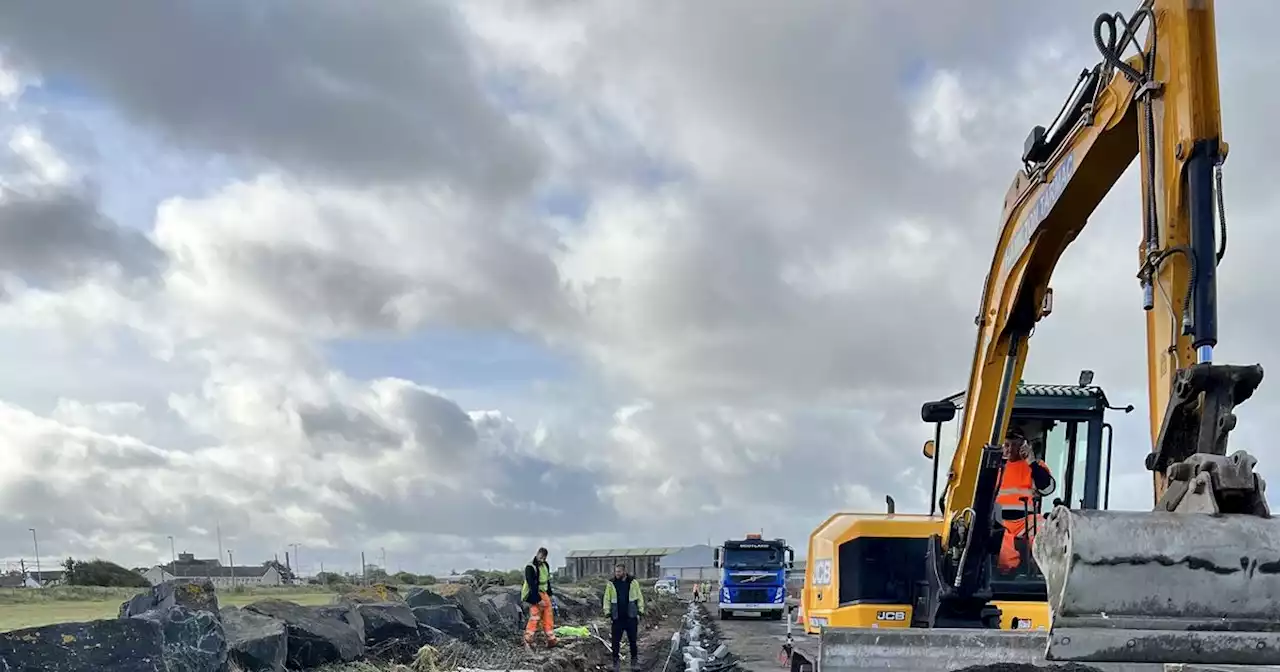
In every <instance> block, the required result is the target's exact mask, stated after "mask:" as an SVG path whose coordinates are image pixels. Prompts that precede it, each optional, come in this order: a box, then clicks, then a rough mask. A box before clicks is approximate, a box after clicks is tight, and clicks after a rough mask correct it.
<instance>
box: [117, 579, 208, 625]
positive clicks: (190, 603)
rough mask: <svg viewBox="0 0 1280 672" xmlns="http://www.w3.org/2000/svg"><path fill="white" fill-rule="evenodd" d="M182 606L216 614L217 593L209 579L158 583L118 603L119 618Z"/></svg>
mask: <svg viewBox="0 0 1280 672" xmlns="http://www.w3.org/2000/svg"><path fill="white" fill-rule="evenodd" d="M175 605H177V606H183V607H186V608H188V609H190V610H191V611H208V612H210V613H212V614H214V615H215V616H216V615H217V614H218V594H217V591H215V590H214V588H213V582H212V581H210V580H209V579H174V580H172V581H165V582H163V583H158V584H156V585H154V586H152V587H151V590H148V591H146V592H144V593H139V594H138V595H135V596H133V597H132V598H131V599H129V600H126V601H125V602H124V603H123V604H121V605H120V618H129V617H131V616H138V615H141V614H143V613H146V612H148V611H151V610H152V609H168V608H169V607H172V606H175Z"/></svg>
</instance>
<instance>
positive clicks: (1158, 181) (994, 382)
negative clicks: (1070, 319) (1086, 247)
mask: <svg viewBox="0 0 1280 672" xmlns="http://www.w3.org/2000/svg"><path fill="white" fill-rule="evenodd" d="M1094 30H1095V35H1094V36H1095V42H1096V43H1097V46H1098V48H1099V51H1100V52H1101V54H1102V61H1101V62H1100V63H1099V64H1098V65H1097V66H1095V67H1094V68H1092V69H1090V70H1086V71H1085V72H1084V73H1082V75H1081V77H1080V80H1079V82H1078V83H1077V86H1076V89H1075V91H1073V94H1072V97H1071V98H1069V99H1068V102H1067V105H1066V106H1065V107H1064V109H1063V113H1062V114H1060V116H1059V118H1058V119H1057V120H1056V121H1055V123H1054V124H1052V125H1051V128H1050V129H1045V128H1042V127H1036V128H1035V129H1033V130H1032V132H1031V134H1030V136H1029V137H1028V139H1027V142H1026V145H1025V147H1024V152H1023V157H1022V158H1023V163H1024V168H1023V170H1021V171H1020V172H1019V173H1018V174H1017V175H1016V177H1015V178H1014V181H1013V184H1012V185H1011V186H1010V188H1009V190H1008V193H1007V195H1006V197H1005V203H1004V212H1003V219H1002V227H1001V232H1000V237H999V241H998V245H997V246H996V250H995V253H994V255H993V257H992V261H991V266H990V270H989V272H988V275H987V279H986V282H985V287H984V290H983V299H982V306H981V313H980V314H979V315H978V316H977V318H976V323H977V326H978V334H977V341H976V343H975V346H974V360H973V365H972V369H971V371H970V378H969V386H968V390H967V394H966V400H967V401H966V404H965V408H964V419H963V423H962V429H961V439H960V445H959V447H958V449H957V451H956V452H955V454H954V456H953V459H952V466H951V474H950V477H949V483H948V487H947V490H946V495H945V500H944V515H945V516H946V517H947V524H946V525H945V526H944V534H943V538H942V543H941V548H940V549H938V552H935V553H934V562H935V563H938V564H939V566H941V565H947V566H946V567H944V569H942V570H939V571H937V572H936V575H937V576H939V577H941V579H940V580H939V581H937V583H945V584H949V585H945V586H944V589H943V590H942V592H943V593H944V594H946V596H947V597H948V598H949V599H951V600H952V601H953V602H954V603H956V604H961V605H964V606H963V608H964V609H968V610H969V612H970V613H976V611H975V609H976V605H980V604H981V603H982V601H983V600H984V599H985V598H986V597H987V596H988V594H989V588H988V582H989V571H990V570H989V563H990V557H991V555H992V553H993V552H994V551H995V550H996V549H995V546H996V545H997V544H998V543H999V538H1000V534H1001V533H1002V529H1001V527H1000V522H999V520H998V517H997V515H996V506H995V504H994V502H995V497H996V493H997V490H998V488H999V485H998V484H999V474H1000V470H1001V469H1002V465H1003V462H1002V460H1001V459H1000V454H999V447H998V446H999V444H1000V443H1001V440H1002V439H1003V432H1004V430H1005V426H1006V424H1007V422H1008V419H1009V415H1010V411H1011V409H1012V407H1013V398H1014V393H1015V389H1016V385H1017V382H1018V380H1020V379H1021V376H1022V368H1023V365H1024V364H1025V362H1026V357H1027V352H1028V346H1029V344H1030V337H1031V334H1032V332H1033V329H1034V328H1035V326H1036V323H1037V322H1038V321H1039V320H1040V319H1041V318H1042V317H1044V316H1045V315H1046V314H1047V310H1045V309H1044V308H1043V307H1044V306H1045V305H1046V300H1047V299H1048V297H1049V295H1050V293H1051V290H1050V289H1049V283H1050V279H1051V277H1052V274H1053V271H1054V268H1055V267H1056V265H1057V263H1058V260H1059V259H1060V258H1061V256H1062V254H1063V252H1064V251H1065V250H1066V249H1067V246H1068V245H1070V244H1071V243H1072V241H1074V240H1075V239H1076V237H1077V236H1078V235H1079V234H1080V233H1081V231H1082V230H1083V229H1084V227H1085V225H1086V224H1087V223H1088V221H1089V218H1090V216H1091V215H1092V214H1093V212H1094V210H1095V208H1096V207H1097V206H1098V204H1099V203H1100V202H1101V200H1102V199H1103V198H1104V197H1105V196H1106V195H1107V193H1108V192H1109V191H1110V189H1111V188H1112V186H1113V185H1114V184H1115V183H1116V181H1117V180H1118V179H1119V178H1120V176H1121V175H1122V174H1123V173H1124V172H1125V170H1126V169H1127V168H1128V167H1129V166H1130V165H1131V164H1132V163H1133V160H1134V159H1135V158H1137V159H1138V160H1139V168H1140V176H1141V186H1142V204H1143V207H1142V216H1141V218H1140V219H1139V220H1138V221H1139V222H1140V226H1139V227H1138V229H1137V231H1138V233H1139V234H1140V235H1139V237H1138V241H1139V245H1138V273H1137V276H1138V284H1139V287H1140V289H1141V294H1140V296H1141V304H1140V305H1142V307H1143V309H1145V310H1146V312H1147V346H1148V347H1147V354H1148V356H1147V360H1148V378H1149V401H1150V413H1151V436H1152V452H1151V453H1150V455H1149V456H1148V459H1147V461H1146V467H1147V468H1148V469H1150V470H1151V471H1152V472H1153V480H1154V492H1155V503H1156V509H1157V511H1158V512H1157V513H1148V514H1137V515H1138V518H1136V519H1134V518H1132V517H1129V518H1123V519H1121V518H1118V517H1115V516H1114V515H1113V514H1110V513H1107V512H1072V511H1069V510H1068V509H1066V508H1065V507H1059V509H1057V510H1055V511H1054V512H1053V514H1052V515H1051V516H1050V518H1051V520H1050V524H1049V525H1048V526H1047V529H1046V530H1045V532H1044V533H1042V534H1040V535H1039V536H1038V537H1037V539H1036V542H1035V557H1036V560H1037V562H1038V563H1039V564H1040V567H1041V569H1042V571H1043V572H1044V574H1045V577H1046V583H1047V586H1048V591H1049V602H1050V606H1051V609H1052V610H1053V614H1054V617H1053V618H1054V621H1053V623H1054V628H1055V629H1056V630H1057V631H1058V632H1059V633H1061V632H1064V631H1066V629H1068V628H1069V629H1071V632H1073V633H1075V635H1076V637H1075V638H1076V640H1077V641H1076V643H1075V644H1074V645H1067V644H1063V643H1062V642H1061V640H1064V639H1070V638H1069V637H1060V638H1058V640H1057V641H1059V645H1058V646H1057V652H1058V659H1072V660H1090V661H1095V662H1097V661H1101V660H1111V659H1115V660H1121V659H1123V660H1126V661H1129V662H1133V661H1134V660H1136V659H1135V658H1134V656H1135V655H1138V654H1134V653H1133V652H1132V651H1130V652H1128V654H1126V653H1124V652H1123V651H1117V650H1116V649H1115V648H1114V645H1115V641H1116V640H1115V638H1116V637H1124V638H1127V640H1126V641H1133V642H1139V643H1142V642H1145V643H1146V644H1148V645H1149V646H1146V647H1143V646H1139V648H1141V649H1142V651H1143V653H1142V654H1141V656H1146V658H1140V659H1141V660H1144V661H1145V660H1151V657H1152V656H1158V655H1163V656H1165V657H1168V656H1183V657H1182V658H1174V659H1173V660H1180V661H1185V662H1193V660H1200V659H1199V658H1195V657H1194V656H1189V654H1188V650H1184V649H1183V648H1181V647H1170V646H1167V645H1166V644H1163V643H1158V644H1153V643H1152V642H1154V641H1155V640H1151V639H1142V638H1141V637H1136V636H1134V635H1133V633H1134V632H1135V631H1139V632H1141V631H1149V630H1154V629H1158V628H1157V626H1156V625H1154V624H1155V623H1157V622H1158V623H1159V624H1160V626H1159V627H1164V628H1169V627H1172V628H1173V629H1175V630H1177V629H1181V630H1188V629H1197V628H1210V627H1213V625H1212V624H1211V623H1209V622H1208V621H1205V620H1203V619H1201V620H1197V618H1200V617H1205V618H1207V616H1205V615H1206V614H1216V615H1217V616H1218V617H1221V616H1222V615H1223V614H1227V615H1228V616H1230V615H1232V614H1233V611H1234V613H1236V615H1238V616H1239V618H1238V619H1236V620H1235V621H1232V624H1233V626H1243V627H1245V629H1246V630H1247V631H1248V630H1250V629H1251V628H1252V627H1253V626H1249V625H1243V624H1245V623H1246V622H1247V623H1254V624H1257V623H1261V622H1264V621H1265V620H1266V619H1273V620H1276V619H1278V618H1280V607H1277V608H1275V609H1271V608H1264V607H1262V606H1258V604H1257V603H1256V602H1250V601H1248V600H1244V601H1243V602H1241V601H1239V600H1237V601H1236V602H1231V601H1230V600H1231V599H1232V598H1227V597H1225V596H1226V595H1231V596H1234V597H1236V598H1238V597H1240V590H1241V586H1245V585H1247V586H1248V587H1249V588H1250V589H1253V590H1265V591H1267V592H1266V593H1265V594H1280V580H1277V581H1276V582H1275V583H1276V585H1274V586H1273V585H1271V584H1272V580H1271V579H1270V578H1265V579H1258V580H1254V579H1253V578H1252V577H1253V570H1252V569H1250V568H1249V567H1247V566H1246V567H1245V568H1244V569H1243V570H1239V571H1242V572H1245V573H1246V574H1247V575H1248V577H1249V579H1248V580H1246V581H1243V582H1241V581H1240V580H1238V578H1237V580H1236V582H1235V583H1234V584H1232V585H1231V586H1229V587H1227V586H1222V585H1215V581H1214V580H1212V578H1211V577H1213V576H1215V575H1214V574H1213V572H1203V571H1196V572H1192V573H1191V574H1182V575H1179V574H1177V572H1166V574H1167V575H1168V576H1167V577H1166V578H1167V579H1168V581H1169V582H1171V583H1168V585H1169V587H1168V589H1167V590H1168V591H1170V592H1172V593H1176V595H1177V596H1178V597H1177V598H1171V599H1169V600H1166V601H1165V602H1164V603H1163V605H1164V606H1163V607H1162V608H1161V609H1155V610H1154V611H1153V610H1152V609H1151V608H1150V607H1149V606H1144V605H1148V604H1149V602H1150V600H1151V594H1152V592H1153V588H1152V586H1153V585H1158V584H1160V583H1161V581H1155V582H1150V581H1139V580H1138V575H1132V574H1131V575H1126V578H1125V579H1124V580H1119V581H1117V580H1115V576H1116V575H1115V570H1114V565H1134V564H1139V565H1142V566H1143V567H1144V568H1143V570H1142V571H1141V572H1139V573H1138V574H1140V575H1143V576H1152V575H1158V574H1160V570H1158V569H1156V568H1157V567H1160V566H1162V563H1167V562H1169V561H1170V560H1169V557H1170V556H1169V555H1168V554H1169V553H1171V552H1173V553H1174V556H1173V557H1174V558H1175V559H1174V560H1173V562H1174V563H1175V564H1177V565H1179V566H1181V565H1183V564H1188V565H1197V563H1203V562H1204V561H1205V558H1204V557H1200V556H1203V555H1204V554H1203V553H1200V554H1199V556H1197V553H1198V552H1199V551H1197V550H1196V549H1202V548H1203V544H1205V543H1206V540H1217V541H1220V542H1221V543H1222V544H1223V545H1224V546H1223V547H1224V548H1229V549H1231V550H1230V551H1227V553H1228V554H1230V553H1234V552H1237V551H1239V554H1238V555H1236V556H1235V557H1236V559H1237V564H1239V563H1245V565H1248V562H1246V559H1249V561H1251V562H1256V563H1264V564H1265V563H1266V562H1267V560H1266V555H1267V554H1268V553H1273V555H1274V554H1276V553H1280V530H1277V529H1275V526H1274V525H1272V524H1271V522H1270V521H1269V520H1267V519H1268V518H1269V516H1270V513H1269V510H1268V509H1267V505H1266V500H1265V497H1264V496H1263V490H1264V484H1263V483H1262V481H1261V479H1260V478H1259V477H1257V475H1255V474H1254V473H1253V466H1254V462H1255V461H1254V459H1253V458H1252V457H1251V456H1249V455H1248V454H1247V453H1244V452H1243V451H1240V452H1237V453H1235V454H1232V455H1227V434H1228V433H1229V432H1230V431H1231V429H1232V428H1234V426H1235V415H1234V407H1235V405H1236V404H1238V403H1240V402H1242V401H1244V400H1245V399H1248V398H1249V396H1250V395H1251V394H1252V393H1253V391H1254V389H1255V388H1256V387H1257V386H1258V384H1259V383H1260V382H1261V380H1262V369H1261V367H1259V366H1256V365H1253V366H1234V365H1222V364H1216V363H1214V362H1213V349H1214V346H1216V345H1217V312H1216V311H1217V298H1216V297H1217V287H1216V277H1215V276H1216V273H1215V269H1216V266H1217V264H1218V262H1219V261H1220V260H1221V258H1222V256H1223V252H1224V248H1221V247H1220V246H1219V241H1225V237H1224V236H1220V235H1219V233H1218V230H1217V227H1218V226H1219V224H1220V222H1219V221H1218V217H1217V213H1218V211H1219V210H1220V207H1219V206H1220V200H1218V198H1219V197H1220V172H1219V171H1220V169H1221V165H1222V162H1223V160H1224V159H1225V156H1226V149H1227V146H1226V143H1225V142H1223V140H1222V129H1221V114H1220V109H1219V91H1218V74H1217V51H1216V43H1215V27H1214V3H1213V0H1148V1H1147V2H1144V3H1143V4H1142V5H1141V6H1140V7H1139V8H1138V10H1137V11H1136V12H1134V13H1133V14H1132V15H1130V16H1128V17H1126V16H1124V15H1122V14H1115V15H1102V16H1100V17H1098V20H1097V21H1096V22H1095V25H1094ZM1143 31H1145V39H1144V40H1143V39H1140V37H1139V35H1140V33H1141V32H1143ZM1130 47H1133V49H1132V51H1134V52H1135V53H1134V55H1133V56H1131V57H1129V58H1127V59H1124V58H1122V56H1123V54H1124V53H1125V52H1126V51H1127V50H1129V48H1130ZM1215 177H1218V178H1219V179H1216V180H1215ZM1221 224H1222V226H1224V227H1225V222H1221ZM1137 303H1138V301H1137V296H1135V304H1137ZM1159 512H1165V513H1168V514H1169V515H1177V516H1178V519H1177V520H1176V521H1174V522H1173V523H1170V522H1169V521H1165V520H1163V519H1159V516H1160V515H1162V513H1159ZM1205 513H1209V514H1240V515H1243V516H1245V517H1247V518H1250V520H1244V521H1235V522H1231V523H1223V522H1221V521H1220V520H1218V519H1215V518H1212V517H1205V516H1199V517H1195V518H1194V519H1193V518H1189V517H1188V515H1189V514H1191V515H1195V514H1205ZM1243 530H1247V533H1245V532H1242V531H1243ZM1121 539H1124V540H1125V541H1124V542H1123V543H1122V542H1121ZM1194 544H1200V546H1194ZM1189 545H1190V546H1189ZM1072 549H1074V550H1072ZM1085 549H1087V552H1086V550H1085ZM1178 549H1182V550H1184V551H1185V553H1183V556H1178V553H1176V552H1175V551H1176V550H1178ZM1276 557H1280V556H1276ZM942 558H945V560H943V559H942ZM1082 558H1090V560H1082ZM1209 564H1211V565H1213V564H1215V563H1209ZM1121 574H1124V572H1121ZM1269 576H1270V574H1269V573H1268V577H1269ZM1170 577H1172V578H1170ZM1192 582H1198V585H1194V586H1193V585H1190V584H1191V583H1192ZM1264 584H1265V585H1264ZM1103 586H1106V588H1105V589H1103V588H1102V587H1103ZM1206 588H1207V589H1206ZM1126 589H1128V591H1131V592H1126ZM1273 589H1274V591H1275V592H1272V591H1273ZM1080 591H1085V592H1086V593H1088V595H1086V596H1085V597H1082V596H1081V594H1080ZM1099 591H1101V593H1100V592H1099ZM1154 592H1156V593H1158V592H1160V591H1158V590H1156V591H1154ZM1093 598H1096V599H1093ZM1223 600H1225V602H1224V601H1223ZM1242 604H1250V605H1253V606H1250V607H1249V608H1247V609H1246V608H1245V607H1243V606H1240V605H1242ZM1104 607H1105V608H1106V609H1109V611H1105V613H1103V610H1104ZM1175 607H1176V608H1175ZM1091 610H1095V611H1097V612H1098V613H1095V611H1091ZM1144 610H1145V612H1144ZM1156 612H1158V613H1156ZM1144 613H1145V614H1146V615H1147V616H1151V617H1152V618H1145V620H1144V616H1143V615H1144ZM1179 613H1182V614H1184V616H1179V615H1178V614H1179ZM1126 616H1131V617H1133V619H1130V620H1125V617H1126ZM1107 619H1111V620H1110V621H1108V620H1107ZM1134 619H1137V620H1134ZM1179 619H1182V620H1179ZM1104 621H1105V623H1104ZM1122 622H1123V623H1125V624H1126V625H1125V626H1124V628H1121V626H1120V625H1118V624H1119V623H1122ZM1082 627H1083V628H1084V630H1081V629H1080V628H1082ZM1082 638H1083V639H1084V640H1086V641H1088V642H1089V643H1088V644H1087V645H1083V644H1081V640H1082ZM1186 639H1187V641H1192V640H1193V639H1194V638H1186ZM1210 639H1212V638H1210ZM1053 641H1055V640H1054V638H1052V637H1051V642H1053ZM1206 641H1208V640H1204V641H1201V642H1200V643H1199V644H1197V646H1199V645H1204V644H1205V642H1206ZM1268 643H1270V641H1269V640H1268ZM1275 643H1276V644H1277V645H1280V641H1278V642H1275ZM1234 644H1235V643H1234V642H1232V643H1223V641H1216V644H1214V646H1215V647H1218V649H1222V650H1232V651H1235V649H1233V648H1232V646H1234ZM1188 646H1190V645H1188ZM1223 647H1225V649H1224V648H1223ZM1121 648H1123V647H1121ZM1054 651H1055V646H1054V645H1053V644H1052V643H1051V644H1050V646H1049V654H1050V657H1053V654H1054ZM1126 656H1128V657H1126ZM1214 656H1216V657H1214ZM1244 657H1245V658H1248V659H1249V660H1250V662H1256V660H1257V658H1258V654H1257V650H1254V651H1253V652H1252V653H1251V654H1250V655H1248V656H1244ZM1209 658H1210V660H1209V662H1214V661H1216V662H1233V661H1232V660H1228V658H1230V656H1227V655H1226V654H1223V653H1221V651H1219V652H1217V653H1215V654H1213V655H1212V656H1209ZM1278 660H1280V658H1278ZM1200 662H1205V661H1203V660H1200Z"/></svg>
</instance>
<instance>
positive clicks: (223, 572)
mask: <svg viewBox="0 0 1280 672" xmlns="http://www.w3.org/2000/svg"><path fill="white" fill-rule="evenodd" d="M142 575H143V576H144V577H146V579H147V581H149V582H151V585H153V586H154V585H156V584H158V583H163V582H165V581H169V580H172V579H209V580H210V581H212V582H213V585H214V587H215V588H231V587H234V586H279V585H281V584H283V583H284V581H283V580H282V578H281V576H280V572H279V571H278V570H276V568H275V567H272V566H269V565H246V566H237V567H227V566H225V565H223V564H222V563H221V562H219V561H217V560H212V559H210V560H205V559H197V558H196V557H195V556H194V555H192V554H190V553H181V554H179V555H178V560H177V562H171V563H165V564H163V565H156V566H155V567H152V568H151V569H148V570H147V571H145V572H143V573H142Z"/></svg>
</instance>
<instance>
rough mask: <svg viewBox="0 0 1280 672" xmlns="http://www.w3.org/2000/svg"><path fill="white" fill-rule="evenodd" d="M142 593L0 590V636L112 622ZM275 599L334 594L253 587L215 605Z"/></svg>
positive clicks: (307, 601) (305, 600) (310, 600)
mask: <svg viewBox="0 0 1280 672" xmlns="http://www.w3.org/2000/svg"><path fill="white" fill-rule="evenodd" d="M139 592H142V591H141V590H140V589H135V588H96V587H91V586H62V587H57V588H43V589H32V588H6V589H0V632H6V631H9V630H18V629H20V628H31V627H36V626H41V625H50V624H53V623H68V622H72V621H92V620H96V619H100V618H115V617H116V615H117V614H119V613H120V603H121V602H124V601H125V600H127V599H129V598H130V597H133V596H134V595H136V594H138V593H139ZM269 597H276V598H280V599H284V600H288V601H290V602H296V603H298V604H304V605H317V604H329V603H330V602H332V601H333V597H334V593H333V592H330V591H325V590H324V588H322V587H320V586H288V587H283V586H282V587H256V588H247V589H240V590H235V591H230V590H228V591H223V592H220V593H219V594H218V603H219V604H223V605H235V606H244V605H246V604H249V603H251V602H256V601H258V600H262V599H266V598H269Z"/></svg>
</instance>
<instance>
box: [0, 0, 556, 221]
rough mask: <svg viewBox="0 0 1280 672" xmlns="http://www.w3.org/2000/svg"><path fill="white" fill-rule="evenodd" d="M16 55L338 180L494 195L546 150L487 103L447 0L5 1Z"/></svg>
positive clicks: (150, 114) (173, 133) (130, 108)
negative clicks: (408, 182)
mask: <svg viewBox="0 0 1280 672" xmlns="http://www.w3.org/2000/svg"><path fill="white" fill-rule="evenodd" d="M0 26H2V27H0V43H4V44H5V45H6V46H7V47H8V51H9V54H10V56H11V58H13V59H14V60H16V61H17V62H18V63H20V64H26V65H28V66H30V67H34V68H36V69H38V70H40V71H41V72H43V73H45V74H46V75H49V76H56V77H63V78H67V79H69V80H71V81H72V82H75V83H76V84H79V85H81V86H84V87H86V88H88V89H90V90H91V91H93V92H96V93H100V94H103V95H105V96H106V97H108V98H109V99H110V100H112V101H113V102H115V103H116V104H118V105H119V106H120V108H121V110H122V111H123V112H124V113H125V114H126V115H128V116H129V118H130V119H131V120H132V121H138V122H143V123H146V124H150V125H152V126H153V127H155V128H156V129H158V130H159V131H160V132H162V133H163V134H164V135H165V136H166V137H167V139H169V140H170V141H172V142H174V143H176V144H178V145H180V146H186V147H195V148H200V149H205V150H209V151H212V152H216V153H222V154H229V155H242V156H247V157H250V158H253V159H262V160H266V161H269V162H272V163H278V164H281V165H283V166H284V167H286V168H287V169H291V170H295V171H298V172H303V173H318V174H323V175H329V176H336V177H339V178H342V179H347V180H356V181H360V182H365V181H371V180H372V181H382V180H397V181H398V180H403V179H406V178H414V177H429V178H433V179H441V180H444V181H446V182H450V183H454V184H458V185H461V186H465V187H467V188H469V189H474V190H477V191H479V192H483V193H484V194H486V195H490V196H497V197H504V196H509V195H512V194H514V193H518V192H520V191H523V190H524V189H525V188H526V187H527V186H528V184H529V182H530V181H531V180H532V179H533V178H534V177H535V176H536V174H537V173H538V171H539V169H540V163H541V153H540V149H539V148H538V147H537V146H536V145H535V144H534V143H533V142H532V141H531V139H530V138H529V137H528V136H526V135H523V134H521V133H520V132H518V131H516V130H515V129H514V128H513V127H512V126H511V125H510V124H509V123H508V122H507V120H506V119H505V118H504V116H503V115H502V114H501V113H500V112H499V111H497V110H496V109H494V107H493V105H492V104H491V103H490V102H489V101H488V100H486V97H485V93H484V92H483V90H482V83H481V81H480V79H479V73H478V72H477V70H476V68H475V66H474V65H473V63H472V56H471V53H470V45H469V44H468V43H467V42H466V40H465V38H464V37H463V36H462V35H461V34H460V30H461V29H462V28H463V26H462V25H461V22H460V21H459V19H458V18H457V17H456V16H455V15H454V12H453V10H452V9H451V8H450V7H449V6H447V5H445V4H442V3H439V2H434V1H428V2H413V3H391V4H385V5H376V6H371V5H360V6H359V7H357V6H355V5H351V4H350V3H346V2H341V1H340V0H323V1H320V2H304V3H298V2H286V3H273V4H271V5H269V6H264V5H262V4H261V3H257V2H245V1H240V0H237V1H235V2H219V3H214V4H208V3H200V2H177V3H175V2H168V1H166V0H144V1H140V2H130V3H127V4H124V5H113V6H110V7H108V6H106V5H99V4H95V3H83V2H75V1H72V0H60V1H54V2H40V3H34V4H32V3H7V4H6V5H5V6H4V8H3V9H0Z"/></svg>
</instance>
